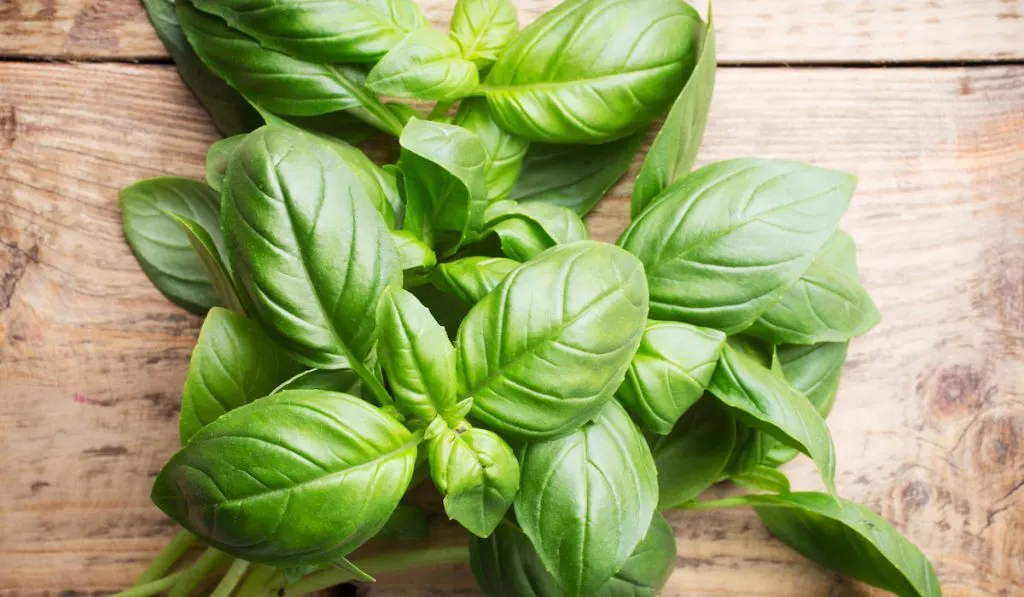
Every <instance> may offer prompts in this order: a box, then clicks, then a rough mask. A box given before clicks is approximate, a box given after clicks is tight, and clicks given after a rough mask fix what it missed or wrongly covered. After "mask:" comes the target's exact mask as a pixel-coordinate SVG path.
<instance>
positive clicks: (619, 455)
mask: <svg viewBox="0 0 1024 597" xmlns="http://www.w3.org/2000/svg"><path fill="white" fill-rule="evenodd" d="M522 454H523V455H522V467H523V483H522V487H521V488H520V490H519V495H517V496H516V499H515V512H516V519H517V520H518V521H519V524H520V526H521V527H522V529H523V532H524V533H526V536H527V537H529V538H530V541H531V542H532V543H533V545H534V546H535V547H536V549H537V553H538V554H539V555H540V559H541V561H542V562H544V566H545V568H547V570H548V571H550V572H551V573H552V575H553V576H554V577H555V579H556V581H557V582H558V584H559V586H560V587H561V588H562V590H563V591H564V592H565V593H566V595H569V596H572V597H579V596H582V595H593V594H594V593H595V592H596V591H597V590H598V589H600V588H601V587H602V586H603V585H604V584H605V583H606V582H608V580H609V579H610V578H611V577H612V576H613V575H614V574H615V573H616V572H618V571H619V570H620V569H621V568H622V567H623V565H624V564H626V562H627V560H628V559H629V557H630V555H631V554H632V553H633V550H634V549H635V548H636V546H637V545H638V544H639V543H640V541H641V540H642V539H643V538H644V536H645V535H646V534H647V529H648V527H649V526H650V523H651V517H652V516H653V515H654V508H655V506H656V505H657V502H658V479H657V471H656V469H655V465H654V459H653V458H652V457H651V453H650V450H649V449H648V447H647V442H646V441H645V440H644V438H643V436H642V435H641V434H640V431H639V430H638V429H637V428H636V427H635V426H634V425H633V422H632V421H630V419H629V415H627V414H626V411H625V410H623V409H622V407H621V406H619V405H618V403H617V402H614V401H612V402H608V403H606V404H605V406H604V408H603V409H602V410H601V413H600V415H598V417H597V418H596V419H594V420H593V421H591V422H589V423H586V424H584V425H583V427H581V428H579V429H578V430H576V431H575V432H573V433H570V434H569V435H564V436H562V437H558V438H555V439H550V440H547V441H542V442H538V443H533V444H528V445H527V446H526V448H525V449H524V450H523V452H522Z"/></svg>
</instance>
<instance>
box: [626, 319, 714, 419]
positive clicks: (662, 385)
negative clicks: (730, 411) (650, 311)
mask: <svg viewBox="0 0 1024 597" xmlns="http://www.w3.org/2000/svg"><path fill="white" fill-rule="evenodd" d="M724 344H725V334H723V333H722V332H719V331H718V330H712V329H708V328H699V327H696V326H692V325H688V324H685V323H672V322H665V321H650V322H648V323H647V328H646V329H645V330H644V336H643V339H642V340H641V341H640V348H639V349H638V350H637V352H636V354H635V355H633V361H632V362H631V363H630V365H629V371H627V372H626V380H625V381H624V382H623V383H622V385H621V386H620V387H619V389H618V391H617V392H616V394H615V395H616V398H618V400H619V402H621V403H622V405H623V406H625V407H626V410H628V411H629V412H630V414H631V415H633V417H635V418H636V419H637V420H638V422H639V423H640V425H641V426H642V427H644V428H645V429H648V430H650V431H653V432H654V433H657V434H660V435H665V434H667V433H669V432H670V431H671V430H672V427H673V425H675V424H676V421H678V420H679V417H681V416H682V415H683V413H685V412H686V411H687V409H689V408H690V407H691V406H693V404H694V403H696V402H697V400H699V399H700V397H701V396H702V395H703V394H704V390H706V389H707V387H708V383H710V382H711V374H712V373H714V371H715V366H716V365H717V364H718V357H719V355H720V354H722V346H723V345H724Z"/></svg>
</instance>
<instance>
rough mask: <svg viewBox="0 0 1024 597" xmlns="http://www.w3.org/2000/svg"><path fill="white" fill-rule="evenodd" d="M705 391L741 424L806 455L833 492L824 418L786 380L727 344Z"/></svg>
mask: <svg viewBox="0 0 1024 597" xmlns="http://www.w3.org/2000/svg"><path fill="white" fill-rule="evenodd" d="M709 390H710V392H711V393H712V394H713V395H714V396H715V397H716V398H718V400H719V401H721V402H722V404H724V405H726V406H727V407H729V408H730V409H732V410H733V412H734V413H735V414H736V415H737V416H738V417H739V418H740V419H741V420H742V421H743V422H744V423H746V424H748V425H750V426H752V427H754V428H756V429H758V430H760V431H762V432H764V433H767V434H768V435H771V436H772V437H774V438H775V439H777V440H779V441H781V442H783V443H785V444H786V445H789V446H791V447H793V448H796V449H798V450H800V451H801V452H803V453H804V454H807V455H808V456H810V457H811V459H812V460H814V463H815V464H816V465H817V466H818V471H819V472H820V473H821V478H822V480H823V481H824V482H825V486H826V487H828V489H829V491H831V492H835V475H836V460H835V458H836V454H835V447H834V446H833V445H832V436H831V435H830V434H829V432H828V427H827V426H826V425H825V419H823V418H822V417H821V415H820V414H818V411H816V410H814V407H813V406H811V403H810V402H809V401H808V400H807V398H806V397H805V396H804V395H803V394H801V393H800V392H798V391H796V390H794V389H793V388H792V387H790V385H789V384H787V383H786V380H784V379H782V378H781V377H780V376H777V375H775V374H774V373H772V372H771V370H769V369H767V368H766V367H764V366H762V365H761V364H759V363H758V362H756V361H755V360H753V359H751V358H750V357H748V356H746V355H744V354H742V353H740V352H738V351H736V350H734V349H733V348H732V347H731V346H729V345H728V344H727V345H726V346H725V350H723V351H722V358H721V360H720V361H719V363H718V368H717V369H716V370H715V374H714V375H713V376H712V378H711V386H710V388H709Z"/></svg>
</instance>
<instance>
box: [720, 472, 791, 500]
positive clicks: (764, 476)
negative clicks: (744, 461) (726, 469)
mask: <svg viewBox="0 0 1024 597" xmlns="http://www.w3.org/2000/svg"><path fill="white" fill-rule="evenodd" d="M729 480H730V481H732V482H733V483H735V484H736V485H737V486H738V487H742V488H744V489H747V490H750V491H771V492H773V493H789V490H790V487H789V478H788V477H786V475H784V474H783V473H781V472H780V471H777V470H775V469H773V468H770V467H767V466H761V465H757V466H755V467H753V468H751V469H750V470H748V471H745V472H743V473H741V474H738V475H731V476H730V477H729Z"/></svg>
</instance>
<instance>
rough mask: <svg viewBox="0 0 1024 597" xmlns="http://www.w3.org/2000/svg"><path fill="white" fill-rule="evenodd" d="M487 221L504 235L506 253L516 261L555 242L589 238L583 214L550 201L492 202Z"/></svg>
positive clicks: (528, 256)
mask: <svg viewBox="0 0 1024 597" xmlns="http://www.w3.org/2000/svg"><path fill="white" fill-rule="evenodd" d="M484 222H485V226H486V227H487V231H488V232H490V233H493V234H496V235H497V236H498V238H499V239H500V241H501V251H502V253H504V254H505V255H506V256H507V257H509V258H511V259H515V260H516V261H529V260H530V259H533V258H534V257H536V256H537V255H539V254H541V253H543V252H544V251H546V250H547V249H550V248H551V247H553V246H555V245H564V244H567V243H571V242H575V241H578V240H586V238H587V225H586V224H584V223H583V220H581V219H580V217H579V216H577V215H576V214H575V213H573V212H572V211H571V210H569V209H567V208H565V207H560V206H557V205H549V204H547V203H540V202H534V203H518V202H516V201H499V202H497V203H492V204H491V205H490V206H489V207H488V208H487V211H485V212H484Z"/></svg>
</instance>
